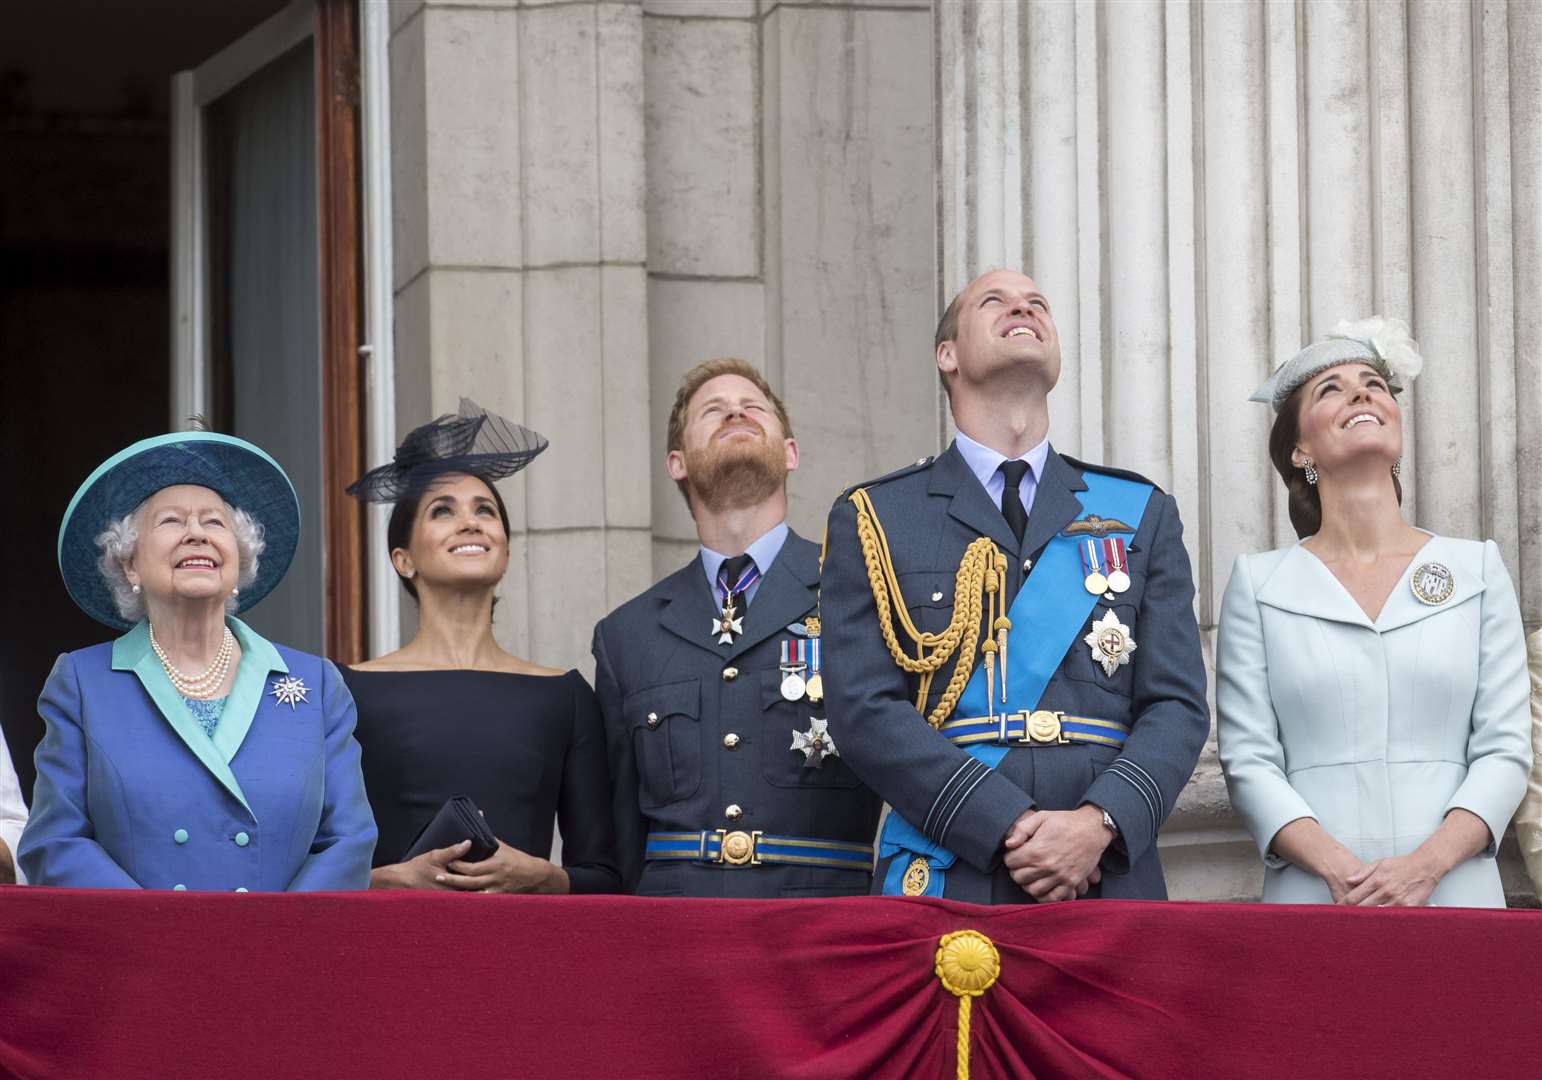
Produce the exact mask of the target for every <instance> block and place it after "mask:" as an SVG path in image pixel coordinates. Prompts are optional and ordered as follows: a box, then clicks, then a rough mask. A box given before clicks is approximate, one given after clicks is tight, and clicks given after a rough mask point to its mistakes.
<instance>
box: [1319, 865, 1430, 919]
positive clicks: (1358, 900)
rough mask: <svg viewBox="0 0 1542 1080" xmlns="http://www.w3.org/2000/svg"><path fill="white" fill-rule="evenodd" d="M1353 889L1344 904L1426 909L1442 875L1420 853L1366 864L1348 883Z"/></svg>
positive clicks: (1347, 894) (1347, 880)
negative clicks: (1424, 907) (1425, 906)
mask: <svg viewBox="0 0 1542 1080" xmlns="http://www.w3.org/2000/svg"><path fill="white" fill-rule="evenodd" d="M1344 883H1345V884H1346V885H1347V886H1349V889H1348V891H1347V892H1346V893H1345V894H1344V896H1343V897H1342V899H1340V898H1339V897H1337V896H1335V897H1334V899H1335V900H1336V901H1338V902H1339V903H1341V904H1359V905H1361V906H1363V907H1423V906H1424V905H1425V904H1426V903H1428V902H1429V899H1430V895H1431V894H1432V893H1434V891H1435V886H1436V885H1438V884H1439V883H1440V875H1439V874H1438V873H1436V872H1435V870H1434V868H1433V867H1431V866H1430V865H1429V863H1428V861H1427V860H1425V859H1423V858H1421V857H1420V856H1419V855H1418V854H1417V853H1416V854H1413V855H1393V856H1390V857H1388V858H1385V859H1377V860H1376V861H1375V862H1372V863H1366V864H1365V865H1364V866H1362V867H1360V868H1359V869H1358V870H1356V871H1355V872H1354V873H1352V874H1350V875H1348V876H1347V877H1345V879H1344Z"/></svg>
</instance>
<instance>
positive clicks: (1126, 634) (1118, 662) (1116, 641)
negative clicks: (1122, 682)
mask: <svg viewBox="0 0 1542 1080" xmlns="http://www.w3.org/2000/svg"><path fill="white" fill-rule="evenodd" d="M1082 641H1084V642H1086V643H1087V647H1088V648H1089V649H1091V650H1092V658H1093V659H1094V660H1096V661H1097V662H1098V663H1100V664H1102V665H1103V674H1104V675H1107V676H1108V677H1109V678H1113V675H1114V672H1116V671H1118V670H1119V668H1120V667H1121V666H1123V665H1125V664H1128V663H1129V662H1130V654H1131V653H1133V652H1134V651H1135V638H1134V637H1133V636H1132V635H1131V634H1130V628H1129V627H1128V626H1126V625H1124V623H1122V622H1120V621H1119V616H1117V615H1115V614H1114V611H1113V609H1112V608H1110V609H1109V610H1108V611H1106V612H1104V613H1103V617H1102V618H1101V619H1098V620H1096V621H1094V622H1093V624H1092V631H1091V632H1090V633H1089V634H1087V636H1086V637H1084V638H1082Z"/></svg>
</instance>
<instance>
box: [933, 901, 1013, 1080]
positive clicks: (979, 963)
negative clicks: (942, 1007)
mask: <svg viewBox="0 0 1542 1080" xmlns="http://www.w3.org/2000/svg"><path fill="white" fill-rule="evenodd" d="M936 970H937V978H938V979H940V980H941V981H942V985H943V986H944V987H946V988H947V990H948V992H949V993H950V994H954V995H957V997H958V1072H957V1075H958V1080H969V1002H970V1000H971V999H972V998H977V997H979V996H980V995H981V994H983V993H985V991H987V990H989V989H990V988H991V987H992V986H994V985H996V979H997V978H998V977H999V976H1000V975H1001V954H1000V953H998V952H997V951H996V946H995V945H993V944H992V943H991V939H990V938H988V937H986V936H985V935H984V934H982V933H980V932H979V931H978V930H955V931H954V932H953V933H951V934H944V935H942V939H941V940H940V941H939V942H938V943H937V967H936Z"/></svg>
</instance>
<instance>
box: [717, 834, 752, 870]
mask: <svg viewBox="0 0 1542 1080" xmlns="http://www.w3.org/2000/svg"><path fill="white" fill-rule="evenodd" d="M717 837H718V841H717V853H718V858H719V860H720V861H722V862H725V863H727V864H728V865H729V866H759V865H760V855H759V854H758V853H757V852H756V850H755V849H756V848H757V847H759V845H760V830H759V829H756V830H755V831H754V832H752V833H747V832H744V831H742V830H737V829H736V830H735V831H733V832H728V831H727V830H725V829H718V830H717Z"/></svg>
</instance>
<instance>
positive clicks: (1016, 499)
mask: <svg viewBox="0 0 1542 1080" xmlns="http://www.w3.org/2000/svg"><path fill="white" fill-rule="evenodd" d="M1001 475H1002V476H1003V477H1005V478H1006V481H1007V486H1006V487H1004V488H1002V490H1001V516H1002V517H1004V518H1006V519H1007V524H1008V525H1010V526H1011V527H1012V535H1013V536H1015V537H1017V542H1018V543H1019V544H1021V543H1022V542H1023V532H1024V530H1026V529H1027V528H1028V510H1027V508H1026V507H1025V506H1023V496H1022V492H1020V491H1018V489H1017V486H1018V485H1019V484H1021V483H1022V482H1023V477H1024V476H1026V475H1028V463H1027V462H1026V461H1003V462H1002V463H1001Z"/></svg>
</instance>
